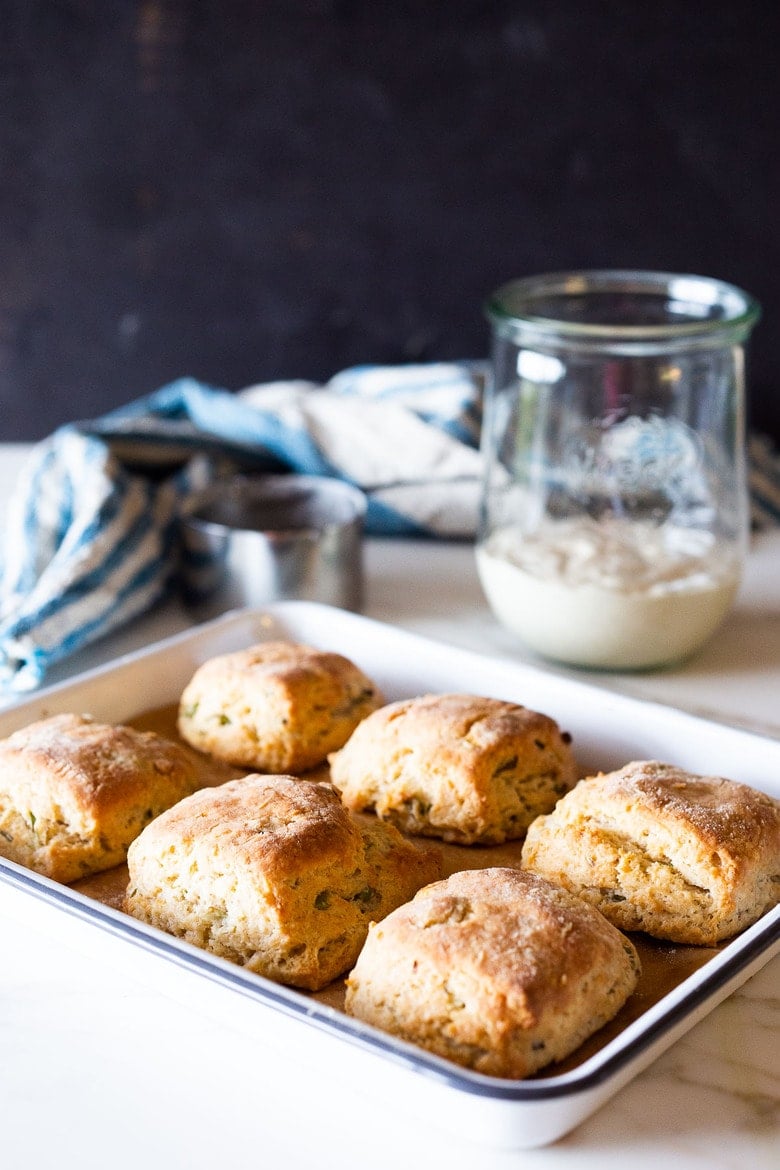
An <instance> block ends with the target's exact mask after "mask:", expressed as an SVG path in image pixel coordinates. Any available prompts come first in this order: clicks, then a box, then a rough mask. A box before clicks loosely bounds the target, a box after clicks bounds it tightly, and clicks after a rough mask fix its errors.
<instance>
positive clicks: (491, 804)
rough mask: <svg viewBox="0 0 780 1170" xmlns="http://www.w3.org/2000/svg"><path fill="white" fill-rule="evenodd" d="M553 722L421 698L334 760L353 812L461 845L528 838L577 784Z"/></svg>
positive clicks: (375, 720)
mask: <svg viewBox="0 0 780 1170" xmlns="http://www.w3.org/2000/svg"><path fill="white" fill-rule="evenodd" d="M569 742H570V737H569V736H568V735H566V734H562V733H561V731H560V730H559V728H558V725H557V724H556V723H555V722H554V720H552V719H550V718H549V717H548V716H547V715H542V714H540V713H539V712H537V711H530V710H529V709H528V708H526V707H521V706H518V705H517V704H516V703H508V702H504V701H502V700H500V699H488V698H482V697H480V696H477V695H466V694H445V695H422V696H419V697H417V698H414V699H405V700H402V701H400V702H396V703H390V704H388V705H387V706H385V707H382V708H380V709H379V710H378V711H375V712H374V713H373V714H371V715H369V716H368V717H367V718H366V719H365V720H364V721H363V722H362V723H361V724H360V726H359V727H358V728H356V730H355V731H354V732H353V734H352V735H351V736H350V738H349V740H348V741H347V743H346V745H345V746H344V747H343V748H342V749H341V750H340V751H338V752H334V753H333V754H331V756H330V757H329V759H330V766H331V779H332V781H333V783H334V784H335V785H336V787H337V788H338V789H339V790H340V792H341V794H342V798H343V800H344V802H345V803H346V804H347V805H348V807H350V808H352V809H373V810H374V811H375V812H376V814H377V815H378V816H380V817H382V818H385V819H387V820H391V821H393V822H394V823H395V824H397V825H398V826H399V827H400V828H401V829H403V830H404V831H406V832H409V833H415V834H420V835H422V836H430V837H440V838H441V839H442V840H444V841H452V842H456V843H458V844H464V845H471V844H477V843H479V844H493V845H497V844H500V843H501V842H503V841H509V840H515V839H517V838H519V837H522V836H523V834H524V833H525V831H526V829H527V827H528V825H529V824H530V823H531V821H532V820H534V818H535V817H537V816H538V815H539V814H540V813H543V812H549V811H550V809H551V808H552V807H553V805H554V804H555V802H556V800H557V799H558V797H559V796H562V795H563V793H565V792H567V791H568V789H569V788H571V786H572V785H573V784H574V783H575V781H576V779H577V767H576V763H575V760H574V756H573V754H572V751H571V748H570V747H569Z"/></svg>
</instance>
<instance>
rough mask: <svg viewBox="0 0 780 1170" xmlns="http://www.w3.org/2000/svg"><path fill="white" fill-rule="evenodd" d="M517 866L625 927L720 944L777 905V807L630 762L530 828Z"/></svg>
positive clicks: (581, 788) (760, 797)
mask: <svg viewBox="0 0 780 1170" xmlns="http://www.w3.org/2000/svg"><path fill="white" fill-rule="evenodd" d="M522 864H523V865H524V866H525V867H526V868H527V869H530V870H533V871H534V872H535V873H538V874H542V875H543V876H544V877H547V878H549V879H550V880H551V881H554V882H559V883H560V884H561V885H564V886H566V887H567V889H569V890H573V891H574V892H575V893H577V894H579V895H580V896H581V897H583V898H585V899H587V901H588V902H590V903H591V904H592V905H594V906H597V907H598V908H599V909H600V910H601V912H602V913H603V914H604V915H606V917H607V918H609V920H610V922H613V923H614V924H615V925H616V926H619V927H621V928H622V929H623V930H642V931H646V932H647V933H648V934H652V935H655V936H656V937H657V938H663V939H669V940H671V941H672V942H678V943H699V944H704V945H713V944H714V943H716V942H718V941H719V940H720V939H724V938H728V937H729V936H730V935H732V934H735V933H736V932H737V931H738V930H741V929H743V928H744V927H746V926H749V925H750V924H751V923H752V922H755V920H756V919H757V918H759V917H760V915H761V914H763V913H764V911H765V910H767V909H769V908H770V907H771V906H774V905H775V904H776V903H777V902H778V901H780V804H779V803H778V802H777V801H775V800H772V798H771V797H769V796H765V795H764V794H763V793H762V792H758V791H756V790H755V789H753V788H749V787H748V786H747V785H745V784H737V783H735V782H734V781H732V780H724V779H721V778H720V777H716V776H696V775H692V774H691V773H690V772H685V771H683V770H682V769H681V768H675V767H673V766H672V765H671V764H662V763H658V762H657V761H635V762H633V763H631V764H627V765H626V766H625V767H624V768H621V769H620V770H619V771H617V772H610V773H608V774H606V775H600V776H594V777H591V778H590V779H588V780H583V781H581V782H580V783H579V784H578V785H577V786H576V788H574V789H573V790H572V791H571V792H569V793H568V794H567V795H566V796H565V797H564V798H563V799H562V800H561V801H559V803H558V805H557V806H556V808H555V810H554V812H552V813H551V814H550V815H549V816H545V817H540V818H539V820H537V821H535V822H534V824H533V825H532V826H531V828H530V829H529V831H528V836H527V838H526V841H525V844H524V846H523V853H522Z"/></svg>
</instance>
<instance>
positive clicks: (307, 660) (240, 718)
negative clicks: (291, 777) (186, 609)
mask: <svg viewBox="0 0 780 1170" xmlns="http://www.w3.org/2000/svg"><path fill="white" fill-rule="evenodd" d="M381 702H382V697H381V695H380V694H379V691H378V690H377V688H376V686H375V684H374V683H373V682H372V681H371V680H370V679H369V678H367V677H366V675H365V674H363V672H362V671H361V670H359V669H358V667H357V666H355V664H354V663H353V662H350V660H349V659H348V658H344V657H343V656H342V655H341V654H333V653H329V652H326V651H323V650H315V649H313V648H312V647H311V646H304V645H300V644H298V643H294V642H263V643H261V644H260V645H258V646H252V647H250V648H249V649H247V650H239V651H237V652H235V653H232V654H223V655H220V656H219V657H217V658H212V659H210V660H209V661H208V662H205V663H204V664H203V665H202V666H201V667H199V668H198V670H197V671H196V672H195V674H194V676H193V678H192V679H191V681H190V682H189V684H188V685H187V687H186V688H185V690H184V693H183V694H182V697H181V702H180V704H179V733H180V734H181V736H182V737H183V738H184V739H185V740H187V741H188V742H189V743H191V744H192V745H193V746H194V747H196V748H199V749H200V750H201V751H203V752H207V753H208V754H210V755H212V756H215V757H217V758H218V759H220V760H226V761H227V762H229V763H231V764H236V765H242V766H244V767H248V768H252V769H256V770H259V771H264V772H269V773H272V772H303V771H306V770H307V769H308V768H314V767H316V766H317V764H321V763H322V762H323V761H324V760H325V759H326V758H327V755H328V752H331V751H334V750H335V749H336V748H339V747H341V745H342V744H343V743H345V742H346V740H347V738H348V737H349V735H350V733H351V732H352V731H353V729H354V728H355V727H356V726H357V724H358V723H359V722H360V720H361V719H363V718H365V716H366V715H368V714H369V712H370V711H373V710H374V708H375V707H377V706H378V705H379V704H380V703H381Z"/></svg>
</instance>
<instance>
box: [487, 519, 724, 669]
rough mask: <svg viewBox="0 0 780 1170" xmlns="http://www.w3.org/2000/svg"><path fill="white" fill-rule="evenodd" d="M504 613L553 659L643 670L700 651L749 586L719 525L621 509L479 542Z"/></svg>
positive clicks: (491, 596)
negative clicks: (643, 517)
mask: <svg viewBox="0 0 780 1170" xmlns="http://www.w3.org/2000/svg"><path fill="white" fill-rule="evenodd" d="M477 568H478V571H479V576H480V580H481V582H482V587H483V589H484V591H485V594H486V596H487V599H488V601H489V602H490V605H491V606H492V608H493V611H494V613H495V614H496V616H497V617H498V618H499V620H500V621H502V622H503V623H504V625H506V626H507V627H508V628H509V629H511V630H513V631H514V632H515V633H516V634H518V635H519V637H520V638H521V639H522V641H523V642H525V643H526V645H528V646H529V647H531V648H532V649H533V650H536V651H537V652H538V653H539V654H541V655H543V656H544V657H546V658H552V659H556V660H558V661H560V662H568V663H571V664H573V665H577V666H590V667H598V668H605V669H609V668H611V669H618V670H620V669H629V670H631V669H640V668H643V667H652V666H660V665H664V664H666V663H671V662H674V661H677V660H678V659H681V658H684V657H686V655H688V654H690V653H692V652H693V651H694V650H696V649H697V648H698V647H699V646H700V645H701V644H702V643H703V642H705V641H706V639H707V638H708V637H709V636H710V634H712V633H713V631H714V630H715V629H716V628H717V626H718V625H719V624H720V622H721V621H722V620H723V618H724V617H725V615H726V613H727V611H728V609H729V607H730V606H731V603H732V602H733V600H734V597H735V594H736V591H737V588H738V585H739V570H738V565H737V559H736V557H735V555H734V549H733V547H732V546H731V545H719V544H718V543H717V542H716V541H715V539H714V538H713V536H712V535H711V533H709V532H703V531H700V530H695V529H688V528H683V527H677V526H674V525H670V524H664V525H661V526H660V527H659V526H658V525H655V524H652V523H651V522H649V521H637V520H627V519H623V518H619V517H617V518H616V517H611V518H608V519H601V520H593V519H591V518H589V517H577V518H572V519H567V520H549V519H548V520H546V521H545V522H544V524H543V526H542V527H540V528H539V529H538V530H537V531H536V532H534V533H532V534H529V535H522V534H520V533H519V532H518V531H517V530H516V529H514V528H503V529H498V530H496V531H495V532H493V533H492V534H491V535H490V537H489V538H488V539H487V540H486V541H485V542H484V543H483V544H480V545H478V546H477Z"/></svg>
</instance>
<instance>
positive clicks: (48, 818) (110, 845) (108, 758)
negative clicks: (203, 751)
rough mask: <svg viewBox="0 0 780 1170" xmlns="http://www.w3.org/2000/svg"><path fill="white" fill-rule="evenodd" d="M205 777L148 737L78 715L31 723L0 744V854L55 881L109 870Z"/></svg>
mask: <svg viewBox="0 0 780 1170" xmlns="http://www.w3.org/2000/svg"><path fill="white" fill-rule="evenodd" d="M205 772H206V770H205V769H204V767H203V763H202V761H201V760H199V759H198V757H197V754H196V753H195V752H191V751H190V750H189V749H187V748H185V747H184V746H183V745H182V744H176V743H172V742H171V741H169V740H167V739H163V738H162V736H159V735H156V734H154V733H153V732H151V731H147V732H142V731H136V730H135V729H134V728H132V727H121V726H117V727H113V726H109V725H108V724H104V723H96V722H94V721H93V720H92V719H90V718H89V717H88V716H82V715H54V716H52V717H51V718H49V719H43V720H40V721H39V722H36V723H32V724H30V725H29V726H28V727H24V728H22V729H21V730H19V731H15V732H14V733H13V735H11V736H9V737H8V739H5V740H3V741H1V742H0V855H2V856H3V857H8V858H10V859H11V860H12V861H17V862H19V863H20V864H21V865H26V866H27V867H28V868H30V869H34V870H36V871H37V872H38V873H42V874H45V875H46V876H47V877H50V878H54V879H55V881H60V882H70V881H73V880H75V879H76V878H81V877H85V876H86V875H87V874H90V873H97V872H99V871H100V870H104V869H110V868H111V866H114V865H119V864H120V862H122V861H124V859H125V855H126V853H127V847H128V845H129V844H130V842H131V841H132V840H133V839H134V838H135V837H137V836H138V834H139V833H140V832H141V829H142V828H143V827H144V825H146V824H147V823H148V822H149V821H150V820H152V818H153V817H156V816H157V815H158V813H161V812H162V811H163V809H166V808H168V807H169V805H171V804H173V803H174V802H175V801H177V800H180V799H181V798H182V797H183V796H186V795H188V794H189V793H190V792H193V791H194V790H195V789H196V788H198V787H200V785H202V784H204V783H209V782H210V781H211V780H212V777H211V776H210V775H208V774H205Z"/></svg>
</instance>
